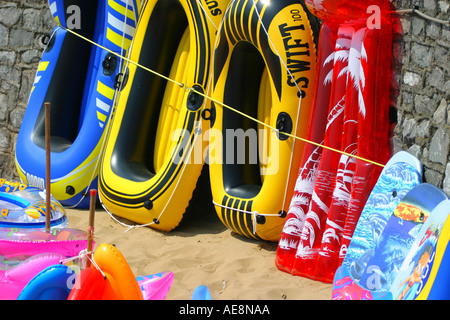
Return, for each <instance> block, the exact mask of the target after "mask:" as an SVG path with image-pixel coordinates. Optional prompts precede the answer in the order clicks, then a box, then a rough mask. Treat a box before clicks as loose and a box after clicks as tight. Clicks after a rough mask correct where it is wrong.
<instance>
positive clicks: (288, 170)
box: [209, 0, 318, 241]
mask: <svg viewBox="0 0 450 320" xmlns="http://www.w3.org/2000/svg"><path fill="white" fill-rule="evenodd" d="M313 19H314V18H313V17H311V15H310V14H309V13H307V12H306V9H304V7H303V6H302V5H301V4H300V1H297V0H286V1H262V0H259V1H256V0H254V1H253V0H236V1H234V2H233V3H232V4H231V5H230V7H229V8H228V10H227V12H226V13H225V16H224V19H223V23H222V25H221V28H220V32H219V35H218V40H217V46H216V48H215V56H214V64H213V91H212V98H213V101H219V102H221V103H223V104H224V105H225V106H229V107H231V108H234V109H235V110H231V109H230V108H228V107H222V106H219V105H218V104H214V106H213V109H214V110H215V112H214V113H215V115H216V117H215V121H214V125H213V127H212V130H211V135H212V138H211V144H210V146H209V161H210V162H209V167H210V181H211V190H212V196H213V201H214V205H215V207H216V211H217V214H218V216H219V218H220V219H221V221H222V222H223V223H224V224H225V225H226V226H227V227H228V228H230V229H232V230H234V231H235V232H237V233H239V234H241V235H243V236H246V237H249V238H252V239H263V240H269V241H277V240H279V237H280V235H281V230H282V227H283V224H284V221H285V219H284V217H285V216H286V212H287V211H288V206H289V204H290V199H291V197H292V194H293V190H294V185H295V181H296V179H297V175H298V170H299V163H300V161H299V160H300V159H301V156H302V153H303V149H304V143H303V142H302V141H300V140H298V139H295V138H293V137H292V136H289V135H286V134H283V133H288V134H291V135H296V136H298V137H305V136H306V133H307V129H308V123H309V118H310V112H311V108H312V106H311V105H312V97H313V91H314V78H315V70H316V54H315V43H314V35H313V30H316V29H317V27H318V25H316V24H315V23H313V24H312V22H311V21H314V20H313ZM314 33H315V31H314ZM236 111H238V112H236ZM244 114H245V115H249V116H251V117H252V118H253V119H249V118H248V117H246V116H244ZM255 119H256V120H258V121H259V122H256V121H255ZM267 125H268V126H269V127H268V126H267ZM214 129H217V131H215V130H214ZM216 133H217V134H216Z"/></svg>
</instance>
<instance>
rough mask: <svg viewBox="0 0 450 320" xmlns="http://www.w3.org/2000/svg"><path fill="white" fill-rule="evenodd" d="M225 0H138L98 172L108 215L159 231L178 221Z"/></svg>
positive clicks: (187, 194)
mask: <svg viewBox="0 0 450 320" xmlns="http://www.w3.org/2000/svg"><path fill="white" fill-rule="evenodd" d="M228 2H229V1H228V0H216V1H199V0H148V1H147V2H146V3H145V4H144V7H143V9H142V12H141V16H140V20H139V23H138V25H137V28H136V35H135V38H134V40H133V44H132V47H131V56H130V60H131V61H133V62H136V63H138V64H139V65H136V64H135V63H129V64H128V66H127V69H126V71H125V72H124V85H123V89H122V91H121V93H120V97H119V100H118V105H117V108H116V111H115V114H114V119H113V123H112V127H111V132H110V135H109V138H108V142H107V146H106V149H105V152H104V157H103V159H102V166H101V169H100V173H99V196H100V200H101V202H102V204H103V206H104V207H105V208H106V209H107V210H108V211H109V212H110V213H112V214H114V215H117V216H120V217H124V218H127V219H129V220H132V221H134V222H137V223H139V224H145V225H149V226H150V227H153V228H155V229H158V230H163V231H170V230H172V229H173V228H175V227H176V226H177V225H178V224H179V222H180V221H181V219H182V216H183V213H184V212H185V209H186V208H187V206H188V204H189V201H190V199H191V197H192V193H193V191H194V189H195V187H196V183H197V179H198V177H199V175H200V173H201V170H202V167H203V163H204V161H203V156H202V152H203V147H204V145H205V143H206V141H204V139H203V138H202V132H203V131H205V130H206V129H207V128H206V126H207V125H208V123H207V122H204V121H203V120H202V111H203V109H205V108H208V105H209V103H210V102H209V100H208V99H205V98H204V96H203V95H202V94H208V92H209V81H210V75H211V65H212V63H211V61H212V52H213V48H214V40H215V36H216V32H217V28H218V26H219V24H220V21H221V18H222V16H223V13H224V12H225V10H226V6H227V4H228ZM141 66H144V67H145V68H141ZM150 70H151V72H150ZM167 77H168V78H169V79H171V80H169V79H167ZM172 80H173V81H172ZM199 93H200V94H199ZM194 149H196V150H199V151H200V156H196V157H194V154H198V152H197V151H196V152H193V150H194Z"/></svg>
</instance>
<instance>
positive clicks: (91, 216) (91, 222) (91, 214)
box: [86, 189, 97, 267]
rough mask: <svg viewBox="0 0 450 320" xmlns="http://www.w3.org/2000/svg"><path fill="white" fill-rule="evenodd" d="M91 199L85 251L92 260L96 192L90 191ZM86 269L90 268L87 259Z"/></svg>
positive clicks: (89, 262)
mask: <svg viewBox="0 0 450 320" xmlns="http://www.w3.org/2000/svg"><path fill="white" fill-rule="evenodd" d="M90 194H91V198H90V200H91V201H90V204H89V227H88V243H87V251H88V254H89V257H90V258H91V259H92V254H91V251H92V247H93V243H94V217H95V201H96V198H97V190H95V189H92V190H91V191H90ZM86 265H87V267H90V266H91V260H90V259H88V260H87V263H86Z"/></svg>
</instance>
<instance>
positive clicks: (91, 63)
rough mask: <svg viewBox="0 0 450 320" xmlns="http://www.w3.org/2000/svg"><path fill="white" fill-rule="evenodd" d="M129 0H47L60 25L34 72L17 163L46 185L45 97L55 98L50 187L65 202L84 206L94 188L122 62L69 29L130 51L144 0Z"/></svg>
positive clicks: (26, 175) (29, 179) (25, 176)
mask: <svg viewBox="0 0 450 320" xmlns="http://www.w3.org/2000/svg"><path fill="white" fill-rule="evenodd" d="M127 2H128V3H129V4H128V6H126V2H125V1H108V0H89V1H85V0H49V6H50V10H51V12H52V15H53V17H54V18H55V20H56V21H57V23H58V24H59V26H58V27H56V28H55V29H54V30H53V31H52V33H51V35H50V37H49V40H48V43H47V47H46V49H45V51H44V53H43V55H42V58H41V62H40V64H39V67H38V70H37V73H36V77H35V80H34V84H33V87H32V90H31V94H30V98H29V101H28V106H27V109H26V111H25V115H24V118H23V121H22V125H21V128H20V131H19V135H18V138H17V144H16V167H17V171H18V173H19V176H20V178H21V180H22V181H24V182H26V183H29V184H30V185H33V186H36V187H38V188H41V189H44V186H45V161H46V156H45V132H44V131H45V130H44V127H45V124H44V122H45V121H44V103H46V102H48V103H50V119H51V120H50V126H51V128H50V134H51V139H50V144H51V161H50V163H51V190H52V194H53V196H54V197H55V198H56V199H57V200H59V201H60V202H61V203H62V204H63V205H68V206H78V207H79V208H87V207H88V206H89V195H88V193H87V190H88V189H89V188H97V187H96V186H97V175H98V167H99V157H100V154H101V151H102V148H103V145H104V139H105V135H106V132H107V128H108V122H109V118H110V114H111V111H112V107H113V102H114V99H115V94H116V88H115V86H117V84H118V82H117V80H118V79H119V78H120V76H118V75H119V74H120V73H121V67H122V66H123V61H121V59H119V58H117V56H116V55H114V54H112V53H111V52H108V51H106V50H104V49H102V48H100V47H98V46H95V45H93V44H91V43H89V42H88V41H86V40H85V39H82V38H80V37H78V36H76V35H74V34H72V33H71V32H69V31H68V30H67V29H68V28H70V29H72V30H73V31H74V32H76V33H77V34H79V35H81V36H83V37H85V38H87V39H89V40H91V41H94V42H95V43H97V44H99V45H102V46H104V47H105V48H107V49H109V50H111V51H112V52H114V53H117V54H120V55H125V56H126V55H127V51H128V48H129V46H130V45H131V41H132V36H133V34H134V30H135V26H136V21H137V19H138V14H139V7H140V1H139V0H138V1H136V0H134V1H132V0H129V1H127ZM74 8H77V9H76V10H75V9H74ZM73 10H75V11H73ZM70 12H73V14H72V15H71V14H70Z"/></svg>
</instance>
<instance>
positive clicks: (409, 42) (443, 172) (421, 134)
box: [394, 0, 450, 195]
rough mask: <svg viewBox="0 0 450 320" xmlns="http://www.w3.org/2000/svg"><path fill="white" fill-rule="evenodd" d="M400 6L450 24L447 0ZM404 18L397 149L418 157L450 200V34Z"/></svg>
mask: <svg viewBox="0 0 450 320" xmlns="http://www.w3.org/2000/svg"><path fill="white" fill-rule="evenodd" d="M395 5H396V8H398V9H407V8H413V7H414V6H415V5H416V6H417V9H418V10H420V11H421V12H423V13H425V14H426V15H428V16H431V17H435V18H438V19H441V20H446V21H449V12H450V4H449V2H448V1H447V0H421V1H414V0H398V1H396V3H395ZM400 17H401V22H402V26H403V33H404V37H403V43H402V44H403V52H404V54H403V59H402V64H403V66H402V70H401V73H400V74H399V84H400V96H399V101H398V104H397V108H398V124H397V126H396V128H395V137H394V148H395V151H398V150H406V151H408V152H409V153H411V154H413V155H415V156H416V157H417V158H418V159H419V160H420V161H421V162H422V164H423V167H424V180H425V181H426V182H429V183H432V184H434V185H436V186H438V187H440V188H442V189H444V191H446V192H447V193H448V194H449V195H450V162H449V161H450V156H449V151H450V149H449V146H450V78H449V68H450V54H449V50H450V28H449V27H448V26H445V25H443V24H440V23H436V22H433V21H430V20H427V19H424V18H422V17H420V16H418V15H416V14H403V15H400Z"/></svg>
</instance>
